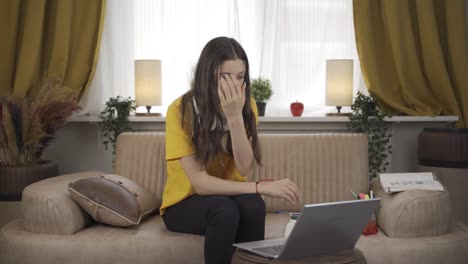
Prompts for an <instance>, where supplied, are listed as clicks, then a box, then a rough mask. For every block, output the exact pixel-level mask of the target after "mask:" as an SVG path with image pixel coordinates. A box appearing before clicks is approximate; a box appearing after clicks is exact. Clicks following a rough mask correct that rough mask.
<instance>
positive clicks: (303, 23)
mask: <svg viewBox="0 0 468 264" xmlns="http://www.w3.org/2000/svg"><path fill="white" fill-rule="evenodd" d="M133 3H134V5H133V19H134V58H135V59H160V60H161V61H162V76H163V107H164V112H165V109H166V108H167V106H168V105H169V104H170V103H171V102H172V101H173V100H174V99H176V98H177V97H179V96H180V95H182V94H183V93H184V92H186V91H187V90H188V89H189V87H190V86H189V85H190V80H191V77H192V72H193V69H194V67H195V64H196V62H197V59H198V56H199V55H200V52H201V50H202V48H203V46H204V45H205V44H206V43H207V42H208V41H209V40H210V39H212V38H214V37H217V36H229V37H233V38H235V39H237V40H238V41H239V42H240V43H241V44H242V46H243V47H244V49H245V50H246V52H247V55H248V56H249V62H250V64H251V77H252V78H255V77H258V76H264V77H267V78H269V79H270V80H271V81H272V84H273V90H274V95H273V96H272V98H271V99H270V101H269V102H268V106H267V112H266V115H267V116H290V112H289V104H290V103H291V102H293V101H295V100H300V101H301V102H303V103H304V105H305V106H306V108H305V113H304V114H305V115H307V114H312V113H314V112H316V111H320V109H323V107H324V101H325V98H324V96H325V61H326V60H327V59H353V60H354V71H355V74H354V77H355V78H354V85H355V90H357V89H358V88H357V86H361V85H362V78H361V77H360V67H359V59H358V55H357V51H356V45H355V39H354V26H353V10H352V5H353V4H352V0H272V1H271V0H197V1H189V0H136V1H134V2H133Z"/></svg>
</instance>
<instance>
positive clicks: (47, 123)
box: [0, 77, 80, 201]
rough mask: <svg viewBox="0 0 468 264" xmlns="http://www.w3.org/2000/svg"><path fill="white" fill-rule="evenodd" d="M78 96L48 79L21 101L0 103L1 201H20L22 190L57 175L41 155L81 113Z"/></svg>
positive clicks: (51, 164) (1, 101)
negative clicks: (59, 130) (76, 114)
mask: <svg viewBox="0 0 468 264" xmlns="http://www.w3.org/2000/svg"><path fill="white" fill-rule="evenodd" d="M78 94H79V91H78V90H74V89H71V88H69V87H65V86H64V85H63V81H62V80H61V79H59V78H56V77H49V78H44V79H43V80H42V81H41V83H40V85H39V87H38V89H37V90H36V91H35V93H29V94H28V95H27V96H25V97H24V98H12V97H9V98H2V99H0V200H3V201H20V200H21V194H22V191H23V189H24V187H26V186H27V185H29V184H31V183H33V182H36V181H40V180H42V179H45V178H48V177H52V176H57V175H58V166H57V164H56V163H54V162H52V161H45V160H43V159H42V155H43V152H44V149H45V148H46V147H47V146H48V145H49V144H50V142H52V141H53V139H54V138H55V132H56V131H57V130H58V129H59V128H61V127H63V126H64V125H65V123H66V121H67V119H68V118H69V117H70V116H71V115H72V114H73V113H74V112H75V111H77V110H78V109H80V107H79V105H78Z"/></svg>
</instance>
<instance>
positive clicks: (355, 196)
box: [348, 187, 359, 199]
mask: <svg viewBox="0 0 468 264" xmlns="http://www.w3.org/2000/svg"><path fill="white" fill-rule="evenodd" d="M348 189H349V191H350V192H351V193H352V194H353V196H354V198H356V199H359V198H358V196H357V195H356V194H355V193H354V192H353V190H351V188H349V187H348Z"/></svg>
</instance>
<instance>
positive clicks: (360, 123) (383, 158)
mask: <svg viewBox="0 0 468 264" xmlns="http://www.w3.org/2000/svg"><path fill="white" fill-rule="evenodd" d="M351 109H352V110H353V112H352V113H351V116H350V117H349V120H350V122H349V123H348V125H347V127H348V129H349V130H351V131H354V132H356V133H362V134H365V135H366V136H367V138H368V156H369V178H370V179H371V178H373V177H376V176H377V175H378V173H379V172H385V171H386V170H387V166H388V165H389V162H388V161H387V158H388V157H389V155H391V154H392V151H391V149H392V145H391V141H390V138H391V136H392V135H391V128H390V123H389V122H387V121H385V118H386V117H390V115H387V114H386V113H384V112H383V111H382V110H381V109H380V108H379V107H378V106H377V104H376V102H375V101H374V99H373V98H372V97H371V96H366V95H364V94H363V93H361V92H358V94H357V96H356V98H355V100H354V103H353V105H351Z"/></svg>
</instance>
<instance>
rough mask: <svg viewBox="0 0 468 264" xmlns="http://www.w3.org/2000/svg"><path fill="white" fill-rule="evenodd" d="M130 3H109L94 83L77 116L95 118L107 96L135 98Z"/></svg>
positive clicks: (82, 101)
mask: <svg viewBox="0 0 468 264" xmlns="http://www.w3.org/2000/svg"><path fill="white" fill-rule="evenodd" d="M133 25H134V20H133V2H132V1H117V0H109V1H107V5H106V17H105V20H104V29H103V32H102V36H101V47H100V50H99V59H98V63H97V65H96V72H95V74H94V78H93V81H92V82H91V85H90V86H89V87H88V89H87V90H86V91H85V93H84V95H83V97H82V99H81V102H80V104H81V106H82V111H80V115H84V114H89V115H98V114H99V113H100V112H101V111H102V110H103V109H104V106H105V102H106V101H107V100H108V99H109V97H116V96H118V95H120V96H123V97H125V98H126V97H128V96H131V97H132V98H135V91H134V86H135V81H134V50H135V48H134V46H133V45H134V41H133V40H134V37H133V35H134V31H133V30H134V26H133Z"/></svg>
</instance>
